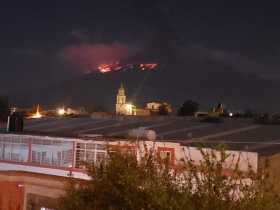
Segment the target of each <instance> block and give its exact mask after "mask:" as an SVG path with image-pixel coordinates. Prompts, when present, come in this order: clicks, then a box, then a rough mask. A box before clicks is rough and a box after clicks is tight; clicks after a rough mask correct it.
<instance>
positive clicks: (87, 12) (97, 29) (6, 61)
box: [0, 0, 280, 106]
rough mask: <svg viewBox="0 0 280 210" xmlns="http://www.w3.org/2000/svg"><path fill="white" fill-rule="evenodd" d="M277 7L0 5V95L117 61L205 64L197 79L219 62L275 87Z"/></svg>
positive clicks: (147, 1) (139, 0) (141, 0)
mask: <svg viewBox="0 0 280 210" xmlns="http://www.w3.org/2000/svg"><path fill="white" fill-rule="evenodd" d="M273 2H274V3H273ZM276 2H277V1H259V0H254V1H238V0H237V1H224V0H221V1H219V0H217V1H209V0H205V1H202V0H197V1H188V0H177V1H171V0H160V1H155V0H130V1H129V0H113V1H109V0H108V1H106V0H104V1H94V0H91V1H70V0H68V1H63V0H59V1H57V0H36V1H35V0H26V1H22V0H18V1H15V0H11V1H10V0H9V1H8V0H6V1H1V7H0V20H1V21H0V26H1V31H0V55H1V59H0V74H1V76H0V95H2V94H9V93H13V92H18V91H24V90H29V89H33V88H38V87H43V86H47V85H50V84H52V83H56V82H59V81H61V80H63V79H67V78H72V77H75V76H77V75H80V74H83V73H86V72H88V71H90V70H92V69H96V68H97V66H98V65H100V64H104V63H110V62H116V61H120V60H122V61H125V62H134V61H135V62H138V61H140V60H141V61H153V62H158V63H163V64H164V63H172V62H176V63H178V62H181V64H182V65H181V66H182V69H180V70H178V71H184V69H188V68H191V66H190V65H189V63H190V62H185V61H186V60H188V61H190V60H195V61H196V62H198V63H199V62H200V61H201V62H202V63H205V61H209V65H210V66H207V65H202V66H201V67H200V68H199V70H200V72H201V73H200V74H204V73H205V75H207V74H211V69H215V68H217V67H216V66H215V63H219V64H220V65H218V66H219V67H220V66H225V67H226V68H229V69H230V71H231V72H234V73H237V74H238V75H246V76H248V75H249V76H251V77H252V78H256V79H257V80H258V81H264V83H265V84H267V83H270V82H272V83H275V82H278V81H280V71H279V66H280V65H279V64H280V59H279V56H280V51H279V50H280V42H279V39H280V27H279V23H280V13H279V10H278V9H279V5H278V4H275V3H276ZM213 63H214V64H213ZM211 65H213V66H211ZM177 66H178V64H177ZM179 66H180V65H179ZM221 68H222V67H221ZM170 71H174V69H173V70H172V69H170ZM175 71H176V70H175ZM219 71H223V69H219ZM175 73H176V72H174V74H175ZM225 74H227V73H226V72H225ZM180 75H181V74H180ZM235 84H236V86H232V87H228V88H229V89H231V88H232V89H234V88H238V87H237V86H238V85H239V84H238V80H236V83H235ZM242 85H243V86H244V84H242ZM243 86H242V87H243ZM244 87H245V88H246V85H245V86H244ZM279 89H280V88H279ZM279 89H278V90H272V91H279ZM266 90H269V89H268V88H266ZM229 91H231V90H229ZM241 94H242V93H241ZM268 94H269V93H268ZM278 101H279V100H278ZM275 103H276V102H275ZM274 106H275V105H274Z"/></svg>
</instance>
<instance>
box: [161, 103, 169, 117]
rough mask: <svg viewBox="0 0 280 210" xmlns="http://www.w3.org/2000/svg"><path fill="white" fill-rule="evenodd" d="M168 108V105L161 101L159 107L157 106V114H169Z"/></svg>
mask: <svg viewBox="0 0 280 210" xmlns="http://www.w3.org/2000/svg"><path fill="white" fill-rule="evenodd" d="M169 108H170V105H168V104H165V103H162V104H161V105H160V106H159V107H158V113H159V115H168V114H169Z"/></svg>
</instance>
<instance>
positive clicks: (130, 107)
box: [126, 104, 132, 115]
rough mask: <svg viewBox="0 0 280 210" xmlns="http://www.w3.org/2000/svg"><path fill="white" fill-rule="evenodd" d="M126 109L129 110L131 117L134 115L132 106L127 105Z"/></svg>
mask: <svg viewBox="0 0 280 210" xmlns="http://www.w3.org/2000/svg"><path fill="white" fill-rule="evenodd" d="M126 109H127V110H128V113H129V114H130V115H131V114H132V105H131V104H127V105H126Z"/></svg>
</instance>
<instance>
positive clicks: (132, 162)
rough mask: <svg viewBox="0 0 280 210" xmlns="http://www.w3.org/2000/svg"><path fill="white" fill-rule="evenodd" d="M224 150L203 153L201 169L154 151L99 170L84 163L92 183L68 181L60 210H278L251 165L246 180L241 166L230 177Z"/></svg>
mask: <svg viewBox="0 0 280 210" xmlns="http://www.w3.org/2000/svg"><path fill="white" fill-rule="evenodd" d="M225 149H226V147H225V145H224V144H220V145H219V146H216V147H213V148H212V149H210V150H209V151H208V152H206V151H205V150H202V149H201V148H199V150H200V153H201V155H202V157H203V160H202V161H201V162H200V165H195V164H194V161H193V160H181V166H178V167H177V168H176V169H173V170H170V169H169V159H168V158H166V159H165V160H161V159H159V157H158V156H157V154H156V151H155V150H154V149H151V150H148V149H145V151H144V152H143V153H141V155H140V159H139V160H137V159H136V157H135V155H132V154H131V153H129V152H127V153H122V152H120V151H115V152H112V153H109V158H108V159H107V160H105V161H104V162H103V163H101V164H100V165H96V164H94V163H89V162H87V163H84V164H85V165H86V168H87V170H88V174H89V176H90V180H89V181H85V182H80V183H79V182H77V181H76V180H75V179H74V178H73V177H70V178H69V183H68V184H67V185H66V187H65V190H66V195H64V196H62V197H60V199H59V201H58V205H57V208H56V209H57V210H66V209H67V210H74V209H75V210H95V209H98V210H99V209H112V210H115V209H127V210H130V209H131V210H132V209H135V210H138V209H139V210H141V209H164V210H165V209H166V210H167V209H169V210H173V209H175V210H176V209H178V210H179V209H186V210H198V209H199V210H201V209H202V210H209V209H234V210H245V209H246V210H263V209H266V210H274V209H275V210H276V209H279V207H280V199H279V197H278V196H277V195H276V194H275V193H274V191H273V189H272V188H271V185H268V184H267V182H266V181H267V179H264V180H261V181H258V180H256V178H257V176H256V174H254V173H253V172H252V171H251V170H250V165H248V169H249V173H248V174H247V175H246V174H244V173H242V172H241V171H240V170H239V164H238V163H237V164H236V165H235V168H234V169H233V171H232V175H231V177H227V176H225V174H224V173H223V172H224V171H223V167H224V165H225V163H226V159H228V158H230V155H229V154H228V153H226V152H225ZM159 160H161V161H159ZM244 177H247V179H244ZM246 180H247V181H246ZM248 180H250V183H251V184H248V183H249V182H248Z"/></svg>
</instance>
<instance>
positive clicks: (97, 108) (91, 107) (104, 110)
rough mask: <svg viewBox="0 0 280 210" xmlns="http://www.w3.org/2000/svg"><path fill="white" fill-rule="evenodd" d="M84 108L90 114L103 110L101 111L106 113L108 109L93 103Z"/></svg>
mask: <svg viewBox="0 0 280 210" xmlns="http://www.w3.org/2000/svg"><path fill="white" fill-rule="evenodd" d="M86 110H87V111H88V112H89V113H90V114H91V113H93V112H103V113H108V110H107V109H106V108H105V107H103V106H100V105H94V106H89V107H87V108H86Z"/></svg>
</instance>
